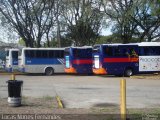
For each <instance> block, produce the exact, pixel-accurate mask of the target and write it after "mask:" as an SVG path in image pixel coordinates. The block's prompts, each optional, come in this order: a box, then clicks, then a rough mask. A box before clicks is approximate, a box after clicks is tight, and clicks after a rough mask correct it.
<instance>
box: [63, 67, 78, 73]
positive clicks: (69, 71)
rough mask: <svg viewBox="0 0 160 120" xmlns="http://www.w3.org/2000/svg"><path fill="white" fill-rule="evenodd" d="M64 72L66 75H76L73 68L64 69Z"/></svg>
mask: <svg viewBox="0 0 160 120" xmlns="http://www.w3.org/2000/svg"><path fill="white" fill-rule="evenodd" d="M64 71H65V72H66V73H77V71H76V69H75V68H73V67H70V68H65V69H64Z"/></svg>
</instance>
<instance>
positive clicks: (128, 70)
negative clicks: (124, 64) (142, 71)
mask: <svg viewBox="0 0 160 120" xmlns="http://www.w3.org/2000/svg"><path fill="white" fill-rule="evenodd" d="M132 75H133V70H132V69H131V68H127V69H126V70H125V72H124V76H125V77H130V76H132Z"/></svg>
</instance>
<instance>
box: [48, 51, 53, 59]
mask: <svg viewBox="0 0 160 120" xmlns="http://www.w3.org/2000/svg"><path fill="white" fill-rule="evenodd" d="M53 56H54V51H53V50H50V51H49V55H48V57H49V58H53Z"/></svg>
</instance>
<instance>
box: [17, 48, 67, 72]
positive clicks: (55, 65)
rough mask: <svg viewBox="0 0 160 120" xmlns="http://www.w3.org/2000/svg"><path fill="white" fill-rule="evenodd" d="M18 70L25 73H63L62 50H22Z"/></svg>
mask: <svg viewBox="0 0 160 120" xmlns="http://www.w3.org/2000/svg"><path fill="white" fill-rule="evenodd" d="M18 59H19V62H18V65H19V70H20V71H21V72H25V73H45V74H46V75H53V74H54V73H64V48H23V49H22V51H21V55H20V56H19V58H18Z"/></svg>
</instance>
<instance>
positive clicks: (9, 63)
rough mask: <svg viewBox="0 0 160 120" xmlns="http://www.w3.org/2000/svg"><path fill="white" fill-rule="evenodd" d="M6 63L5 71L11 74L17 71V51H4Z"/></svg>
mask: <svg viewBox="0 0 160 120" xmlns="http://www.w3.org/2000/svg"><path fill="white" fill-rule="evenodd" d="M6 52H7V55H6V61H5V70H6V71H8V72H13V71H15V70H18V52H19V49H8V50H6Z"/></svg>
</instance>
